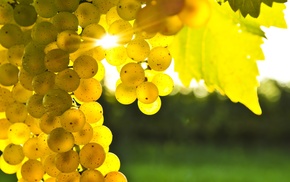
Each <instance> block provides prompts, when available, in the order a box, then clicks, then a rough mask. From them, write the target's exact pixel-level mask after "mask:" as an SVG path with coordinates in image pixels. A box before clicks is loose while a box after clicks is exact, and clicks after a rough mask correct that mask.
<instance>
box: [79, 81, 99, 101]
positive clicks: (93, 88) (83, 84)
mask: <svg viewBox="0 0 290 182" xmlns="http://www.w3.org/2000/svg"><path fill="white" fill-rule="evenodd" d="M101 94H102V85H101V83H100V82H99V81H98V80H96V79H94V78H88V79H81V80H80V85H79V87H78V88H77V89H76V90H75V91H74V95H75V97H76V98H77V99H78V100H80V101H81V102H91V101H96V100H98V99H99V98H100V97H101Z"/></svg>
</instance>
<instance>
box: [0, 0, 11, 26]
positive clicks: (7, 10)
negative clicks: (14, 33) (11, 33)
mask: <svg viewBox="0 0 290 182" xmlns="http://www.w3.org/2000/svg"><path fill="white" fill-rule="evenodd" d="M12 20H13V8H12V6H11V5H10V4H8V3H7V2H1V3H0V25H4V24H7V23H10V22H11V21H12Z"/></svg>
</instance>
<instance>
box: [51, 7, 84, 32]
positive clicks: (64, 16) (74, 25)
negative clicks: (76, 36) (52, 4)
mask: <svg viewBox="0 0 290 182" xmlns="http://www.w3.org/2000/svg"><path fill="white" fill-rule="evenodd" d="M51 23H52V24H53V25H54V27H55V28H56V30H57V31H58V32H62V31H65V30H71V31H76V30H77V29H78V23H79V22H78V18H77V17H76V15H75V14H72V13H70V12H65V11H63V12H59V13H57V14H56V15H55V16H54V17H52V18H51Z"/></svg>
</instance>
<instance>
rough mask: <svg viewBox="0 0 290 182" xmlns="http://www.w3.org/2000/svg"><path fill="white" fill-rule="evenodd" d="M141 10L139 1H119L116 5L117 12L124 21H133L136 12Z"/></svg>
mask: <svg viewBox="0 0 290 182" xmlns="http://www.w3.org/2000/svg"><path fill="white" fill-rule="evenodd" d="M140 9H141V2H140V1H139V0H120V1H119V3H118V4H117V12H118V14H119V16H120V17H121V18H122V19H124V20H127V21H129V20H134V19H135V18H136V14H137V12H138V11H139V10H140Z"/></svg>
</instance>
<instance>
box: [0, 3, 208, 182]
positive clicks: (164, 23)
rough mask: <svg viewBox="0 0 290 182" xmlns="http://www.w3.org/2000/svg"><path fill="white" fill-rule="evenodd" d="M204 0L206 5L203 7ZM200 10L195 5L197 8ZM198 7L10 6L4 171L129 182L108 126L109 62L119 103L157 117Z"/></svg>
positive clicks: (1, 26)
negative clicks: (180, 41) (179, 42)
mask: <svg viewBox="0 0 290 182" xmlns="http://www.w3.org/2000/svg"><path fill="white" fill-rule="evenodd" d="M203 1H206V0H203ZM194 2H195V1H194ZM192 6H193V4H192V3H191V1H190V0H156V1H155V0H147V1H143V0H87V1H85V0H65V1H64V0H2V1H1V2H0V58H1V59H0V116H1V117H0V118H1V119H0V131H1V132H0V151H1V153H2V154H1V157H0V168H1V170H2V171H4V172H5V173H8V174H12V173H17V177H18V181H19V182H38V181H45V182H53V181H58V182H73V181H81V182H89V181H94V182H95V181H97V182H102V181H104V182H112V181H118V182H126V181H127V179H126V177H125V176H124V175H123V174H122V173H121V172H120V171H119V169H120V160H119V158H118V157H117V156H116V155H115V154H114V153H112V152H111V151H110V150H109V147H110V144H111V142H112V132H111V131H110V129H109V128H108V127H106V126H105V125H103V121H104V117H103V108H102V106H101V104H100V103H98V99H99V98H100V97H101V95H102V84H101V83H102V80H103V78H104V75H105V67H104V65H103V63H102V60H103V61H107V62H108V63H109V64H111V65H113V66H115V67H116V69H117V70H118V71H119V72H120V79H119V80H118V82H117V83H116V92H115V95H116V99H117V100H118V101H119V102H120V103H122V104H125V105H127V104H131V103H133V102H134V101H136V99H137V100H138V101H137V103H138V107H139V108H140V110H141V111H142V112H143V113H145V114H148V115H152V114H155V113H156V112H158V110H159V109H160V107H161V99H160V96H166V95H168V94H170V93H171V92H172V90H173V86H174V83H173V80H172V79H171V77H170V76H169V75H167V74H166V73H165V72H164V71H166V69H167V68H168V67H169V66H170V64H171V62H172V57H171V54H170V52H169V50H168V46H169V44H170V42H171V41H172V39H173V36H172V35H174V34H176V33H177V32H178V31H179V30H180V29H181V28H182V26H183V24H185V25H187V24H188V25H193V24H192V22H191V24H190V23H188V22H186V20H185V19H186V18H184V17H185V16H187V15H189V14H190V13H192V12H193V11H194V12H195V10H194V8H192Z"/></svg>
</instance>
